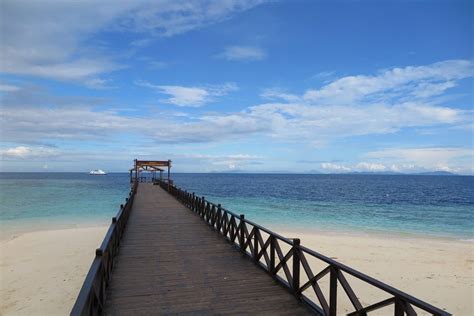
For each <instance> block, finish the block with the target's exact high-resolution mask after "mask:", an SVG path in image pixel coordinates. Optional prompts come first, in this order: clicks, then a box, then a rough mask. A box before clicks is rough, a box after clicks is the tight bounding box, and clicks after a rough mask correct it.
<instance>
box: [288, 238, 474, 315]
mask: <svg viewBox="0 0 474 316" xmlns="http://www.w3.org/2000/svg"><path fill="white" fill-rule="evenodd" d="M283 235H284V236H288V237H298V238H300V239H301V244H302V245H304V246H307V247H308V248H311V249H313V250H316V251H318V252H319V253H322V254H324V255H326V256H330V257H332V258H333V259H336V260H337V261H339V262H342V263H344V264H346V265H348V266H350V267H352V268H355V269H357V270H359V271H360V272H363V273H365V274H367V275H370V276H372V277H374V278H376V279H378V280H380V281H382V282H385V283H387V284H389V285H392V286H394V287H396V288H398V289H399V290H402V291H404V292H406V293H408V294H410V295H412V296H415V297H417V298H419V299H421V300H424V301H426V302H428V303H430V304H432V305H434V306H436V307H438V308H442V309H445V310H447V311H449V312H450V313H453V314H455V315H474V307H473V301H474V273H473V266H474V243H472V242H470V241H458V240H451V239H442V238H422V237H415V236H404V235H373V234H372V235H356V234H344V235H341V234H336V233H311V232H304V233H301V232H283ZM316 272H318V271H315V274H316ZM302 273H304V272H302ZM351 280H353V279H348V281H350V282H349V283H351ZM351 285H353V287H354V290H355V292H356V295H357V296H358V297H359V299H360V300H361V302H362V303H363V305H364V306H366V305H368V304H369V303H375V302H376V301H377V298H379V299H383V298H387V297H388V296H387V297H385V296H381V295H380V294H381V292H380V291H373V289H372V288H371V287H370V286H367V285H366V284H365V283H362V282H353V283H351ZM340 291H341V292H340V294H342V295H344V292H343V290H342V289H340ZM343 303H344V302H343ZM364 303H365V304H364ZM342 305H344V304H342ZM349 305H350V303H349V302H348V301H346V304H345V306H344V308H343V309H340V310H347V307H348V306H349ZM377 314H384V315H385V314H390V312H389V311H388V310H386V311H384V312H383V313H382V311H380V312H379V313H377ZM392 315H393V314H392Z"/></svg>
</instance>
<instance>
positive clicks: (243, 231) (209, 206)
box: [156, 181, 451, 316]
mask: <svg viewBox="0 0 474 316" xmlns="http://www.w3.org/2000/svg"><path fill="white" fill-rule="evenodd" d="M156 184H159V185H160V186H161V187H162V188H163V189H165V190H166V191H168V192H169V193H170V194H171V195H173V196H174V197H176V198H177V199H178V200H179V201H180V202H181V203H183V204H184V205H185V206H186V207H188V208H189V209H191V210H192V211H193V212H195V213H197V214H198V215H199V216H200V217H201V218H202V219H203V220H204V221H205V222H206V223H207V224H208V225H209V226H211V227H212V228H213V229H214V230H216V231H217V232H218V233H220V234H221V235H223V236H224V238H226V239H227V240H228V241H229V242H231V243H232V244H233V245H234V246H235V247H237V248H238V249H239V250H240V251H241V252H242V253H243V254H244V255H246V256H247V257H249V258H250V259H251V260H253V261H254V262H255V263H256V264H257V265H258V266H259V267H261V268H262V269H264V270H265V271H266V272H267V273H269V274H270V275H271V276H272V277H273V278H274V279H275V280H277V281H278V282H280V283H281V284H282V285H283V286H285V287H286V288H287V289H288V290H289V291H290V292H291V293H293V294H294V295H295V296H296V297H297V298H298V299H300V300H301V301H303V302H304V303H306V304H307V305H308V306H309V307H310V308H311V309H312V310H313V311H314V312H315V313H317V314H320V315H329V316H334V315H336V313H337V309H336V306H337V298H338V291H337V288H338V285H341V286H342V288H343V290H344V291H342V293H345V294H346V295H347V296H348V298H349V300H350V302H351V303H352V305H353V308H354V311H351V312H349V314H350V315H366V314H367V313H368V312H372V311H377V310H379V309H380V308H382V307H385V306H388V305H394V315H395V316H399V315H405V313H406V314H407V315H416V312H415V310H414V309H413V306H415V307H417V308H419V309H421V310H423V311H424V312H427V313H430V314H432V315H439V316H448V315H451V314H449V313H448V312H446V311H444V310H441V309H439V308H437V307H435V306H433V305H431V304H428V303H426V302H424V301H422V300H420V299H417V298H415V297H413V296H411V295H409V294H407V293H405V292H402V291H400V290H398V289H396V288H394V287H392V286H390V285H387V284H385V283H383V282H381V281H379V280H377V279H374V278H372V277H370V276H368V275H366V274H364V273H361V272H359V271H357V270H355V269H353V268H351V267H349V266H346V265H344V264H342V263H340V262H337V261H336V260H334V259H331V258H329V257H327V256H325V255H322V254H320V253H318V252H316V251H314V250H311V249H309V248H307V247H304V246H302V245H300V243H299V239H293V240H292V239H289V238H286V237H283V236H281V235H279V234H277V233H275V232H273V231H271V230H269V229H267V228H265V227H263V226H261V225H258V224H256V223H254V222H252V221H249V220H248V219H246V218H245V216H244V215H237V214H236V213H233V212H231V211H229V210H227V209H225V208H223V207H222V206H221V205H220V204H214V203H212V202H209V201H207V200H206V199H205V198H204V197H201V198H200V197H197V196H196V194H195V193H189V192H187V191H185V190H182V189H180V188H178V187H177V186H175V185H174V184H170V183H167V182H164V181H156ZM237 222H238V224H237ZM248 228H250V231H249V229H248ZM261 232H265V233H266V234H268V237H267V239H266V240H263V238H262V236H261ZM279 242H283V243H286V244H288V245H290V246H291V247H290V250H288V251H287V252H286V253H284V252H283V251H282V249H281V247H280V245H279ZM259 248H260V250H259ZM306 256H310V257H313V258H315V259H318V260H319V261H323V262H325V263H327V264H328V266H327V267H325V268H324V269H323V270H322V271H319V272H318V273H316V274H315V275H314V273H313V271H312V268H311V265H310V264H309V263H308V261H307V259H306ZM290 259H291V260H292V263H293V264H292V268H291V269H290V267H289V266H288V262H289V261H290ZM300 266H302V267H303V269H302V270H301V271H300ZM280 269H281V270H283V272H284V273H283V276H284V277H281V276H279V275H278V274H277V272H278V271H279V270H280ZM327 273H329V274H330V278H329V279H330V285H329V287H330V289H329V298H326V297H325V296H324V294H323V292H322V291H321V289H320V287H319V285H318V281H319V280H320V279H321V278H322V277H323V276H324V275H326V274H327ZM344 273H347V274H349V275H351V276H353V277H355V278H357V279H359V280H361V281H363V282H365V283H367V284H369V285H371V286H374V287H376V288H378V289H380V290H382V291H384V292H385V293H387V294H390V295H391V296H392V297H390V298H389V299H386V300H383V301H381V302H378V303H375V304H372V305H369V306H363V305H362V304H361V302H360V301H359V299H358V298H357V296H356V295H355V293H354V291H353V289H352V288H351V286H350V284H349V282H348V281H347V279H346V278H345V276H344ZM304 275H305V276H306V277H307V278H308V281H307V282H304V283H302V284H300V278H301V276H304ZM308 289H313V291H314V294H315V295H316V298H317V300H314V299H312V298H310V297H309V296H307V295H306V294H305V291H307V290H308ZM339 292H340V291H339Z"/></svg>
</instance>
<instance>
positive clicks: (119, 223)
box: [71, 182, 138, 316]
mask: <svg viewBox="0 0 474 316" xmlns="http://www.w3.org/2000/svg"><path fill="white" fill-rule="evenodd" d="M137 188H138V182H134V183H133V185H132V188H131V190H130V193H129V195H128V198H127V199H126V200H125V202H126V203H125V205H120V209H119V211H118V212H117V215H116V216H115V217H113V218H112V223H111V224H110V226H109V229H108V230H107V233H106V234H105V237H104V240H103V241H102V244H101V245H100V247H99V248H97V249H96V251H95V257H94V260H93V261H92V265H91V267H90V269H89V272H88V273H87V276H86V278H85V280H84V284H83V285H82V288H81V290H80V292H79V295H78V297H77V299H76V302H75V304H74V306H73V308H72V310H71V315H72V316H80V315H100V314H101V313H102V311H103V307H104V303H105V290H106V288H107V286H108V284H109V281H110V277H111V274H112V270H113V267H114V258H115V256H116V255H117V254H118V251H119V247H120V240H121V238H122V235H123V232H124V230H125V226H126V224H127V221H128V218H129V216H130V211H131V210H132V205H133V200H134V198H135V194H136V192H137Z"/></svg>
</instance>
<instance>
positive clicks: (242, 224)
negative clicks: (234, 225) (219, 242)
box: [239, 214, 245, 252]
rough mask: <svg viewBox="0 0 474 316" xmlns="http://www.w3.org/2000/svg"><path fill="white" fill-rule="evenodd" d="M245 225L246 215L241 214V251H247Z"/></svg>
mask: <svg viewBox="0 0 474 316" xmlns="http://www.w3.org/2000/svg"><path fill="white" fill-rule="evenodd" d="M244 225H245V215H244V214H240V225H239V228H240V229H239V232H240V233H239V247H240V251H242V252H245V249H244V245H245V230H244Z"/></svg>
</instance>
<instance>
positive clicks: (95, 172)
mask: <svg viewBox="0 0 474 316" xmlns="http://www.w3.org/2000/svg"><path fill="white" fill-rule="evenodd" d="M89 174H90V175H94V176H105V175H106V174H107V172H105V171H104V170H102V169H96V170H92V171H91V172H89Z"/></svg>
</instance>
